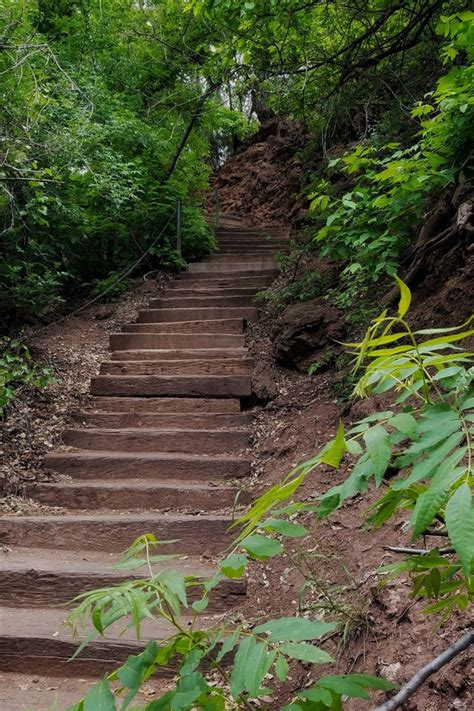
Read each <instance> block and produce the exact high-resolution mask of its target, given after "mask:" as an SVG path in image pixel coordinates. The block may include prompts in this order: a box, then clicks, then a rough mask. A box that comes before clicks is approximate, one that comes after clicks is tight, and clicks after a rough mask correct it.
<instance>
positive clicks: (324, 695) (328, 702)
mask: <svg viewBox="0 0 474 711" xmlns="http://www.w3.org/2000/svg"><path fill="white" fill-rule="evenodd" d="M299 696H300V697H301V698H302V699H308V701H313V702H314V703H318V704H323V705H324V706H326V707H327V708H328V709H332V708H334V706H333V703H334V697H333V695H332V693H331V692H330V691H329V689H325V688H324V687H323V686H318V685H316V686H315V687H313V688H312V689H307V690H305V691H302V692H300V694H299ZM320 708H321V707H320V706H318V709H320Z"/></svg>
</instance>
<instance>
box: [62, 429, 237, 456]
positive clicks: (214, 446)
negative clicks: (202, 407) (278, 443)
mask: <svg viewBox="0 0 474 711" xmlns="http://www.w3.org/2000/svg"><path fill="white" fill-rule="evenodd" d="M249 438H250V432H249V430H248V429H239V430H235V429H221V430H214V429H208V430H206V429H195V430H193V429H189V428H185V429H150V428H144V427H127V428H121V429H107V428H99V427H96V428H90V427H89V428H70V429H67V430H65V431H64V433H63V440H64V442H65V444H67V445H69V446H72V447H75V448H77V449H91V450H104V449H109V448H110V449H112V447H113V449H114V451H116V452H122V451H126V452H127V451H128V452H132V451H133V452H150V451H152V452H155V451H159V452H163V451H164V452H190V453H193V452H194V453H199V452H203V453H207V454H214V453H217V452H235V451H239V450H240V451H242V450H243V449H245V447H246V446H247V445H248V443H249Z"/></svg>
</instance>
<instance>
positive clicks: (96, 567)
mask: <svg viewBox="0 0 474 711" xmlns="http://www.w3.org/2000/svg"><path fill="white" fill-rule="evenodd" d="M165 549H166V546H163V548H162V549H161V550H160V552H165ZM0 556H1V558H0V560H1V565H2V573H1V575H0V605H2V606H10V605H11V606H12V607H18V608H23V607H31V608H35V607H51V606H53V605H54V606H56V605H65V604H68V606H70V607H71V606H73V605H71V604H70V603H71V601H72V599H73V598H74V597H75V596H76V595H79V594H81V593H83V592H87V591H89V590H95V589H97V588H101V587H106V586H110V585H116V584H118V583H120V582H121V581H122V580H124V579H130V578H141V577H143V576H144V575H146V574H147V572H148V571H147V567H146V566H143V567H142V568H137V569H135V570H134V571H125V572H124V571H118V570H115V569H114V568H113V567H112V566H113V565H114V564H115V563H116V562H117V561H118V560H119V557H120V556H118V555H116V554H113V553H109V552H106V551H89V550H79V551H69V550H57V549H54V548H52V549H50V548H23V547H17V546H14V547H13V549H11V550H10V551H9V552H8V553H0ZM156 569H157V570H170V569H171V570H173V569H176V570H179V571H180V572H181V573H183V575H187V576H190V575H193V576H195V577H197V578H200V579H206V578H210V577H212V575H213V574H214V572H215V568H214V567H213V566H212V565H211V564H209V563H206V562H205V561H203V560H201V559H200V558H198V557H190V556H185V557H182V558H176V559H171V560H168V561H162V562H161V563H160V564H159V565H157V566H156ZM245 588H246V583H245V580H229V581H223V583H222V584H220V585H219V586H218V587H217V588H215V589H214V591H213V592H212V594H211V595H210V597H209V607H208V608H207V609H208V610H209V611H211V612H215V611H221V610H225V609H227V607H229V606H234V605H236V604H238V603H240V602H241V601H242V598H243V595H244V594H245ZM188 591H189V592H188V596H189V599H190V600H195V599H196V598H197V597H198V596H199V588H197V589H195V588H192V587H190V588H188Z"/></svg>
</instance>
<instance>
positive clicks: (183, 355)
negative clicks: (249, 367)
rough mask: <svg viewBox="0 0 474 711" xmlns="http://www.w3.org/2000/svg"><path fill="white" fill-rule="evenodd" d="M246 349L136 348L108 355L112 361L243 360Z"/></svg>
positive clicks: (246, 352) (246, 353)
mask: <svg viewBox="0 0 474 711" xmlns="http://www.w3.org/2000/svg"><path fill="white" fill-rule="evenodd" d="M247 355H248V350H247V348H189V349H188V348H179V349H175V350H173V349H171V348H170V349H162V348H148V349H146V348H145V349H143V348H138V349H136V350H123V351H122V350H116V351H114V352H113V353H111V354H110V358H111V359H112V360H121V361H129V360H188V359H189V360H201V359H202V360H213V359H214V358H217V359H219V360H225V359H227V358H230V359H232V358H245V357H246V356H247Z"/></svg>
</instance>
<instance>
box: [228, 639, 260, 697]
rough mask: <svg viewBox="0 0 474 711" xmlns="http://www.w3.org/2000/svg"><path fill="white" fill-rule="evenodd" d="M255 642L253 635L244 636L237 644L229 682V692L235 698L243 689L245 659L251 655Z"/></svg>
mask: <svg viewBox="0 0 474 711" xmlns="http://www.w3.org/2000/svg"><path fill="white" fill-rule="evenodd" d="M256 644H257V642H256V641H255V638H254V637H251V636H249V637H245V639H244V640H243V641H242V642H241V643H240V644H239V648H238V650H237V654H236V655H235V659H234V666H233V669H232V676H231V682H230V693H231V694H232V696H233V697H234V699H236V698H237V697H238V696H240V694H241V693H242V691H243V690H244V689H245V680H244V673H245V668H246V664H247V659H248V657H249V656H250V655H251V653H252V651H253V649H254V647H255V646H256Z"/></svg>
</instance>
